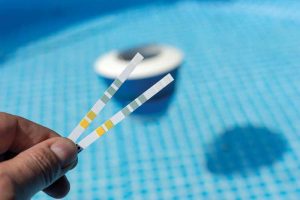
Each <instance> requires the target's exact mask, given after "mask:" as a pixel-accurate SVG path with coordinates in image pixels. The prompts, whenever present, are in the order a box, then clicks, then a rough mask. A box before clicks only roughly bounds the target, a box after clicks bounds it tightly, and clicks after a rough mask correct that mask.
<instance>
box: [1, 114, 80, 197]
mask: <svg viewBox="0 0 300 200" xmlns="http://www.w3.org/2000/svg"><path fill="white" fill-rule="evenodd" d="M76 164H77V149H76V146H75V144H74V143H73V142H72V141H71V140H69V139H66V138H62V137H60V136H59V135H58V134H57V133H55V132H54V131H52V130H50V129H48V128H45V127H43V126H41V125H38V124H36V123H34V122H31V121H29V120H27V119H24V118H21V117H18V116H14V115H10V114H7V113H1V112H0V199H3V200H19V199H20V200H26V199H30V198H31V197H32V196H33V195H34V194H36V193H37V192H39V191H41V190H43V191H44V192H45V193H47V194H48V195H50V196H52V197H54V198H62V197H64V196H65V195H66V194H67V193H68V192H69V190H70V184H69V181H68V179H67V178H66V176H65V175H64V174H65V173H66V172H67V171H69V170H71V169H73V168H74V167H75V166H76Z"/></svg>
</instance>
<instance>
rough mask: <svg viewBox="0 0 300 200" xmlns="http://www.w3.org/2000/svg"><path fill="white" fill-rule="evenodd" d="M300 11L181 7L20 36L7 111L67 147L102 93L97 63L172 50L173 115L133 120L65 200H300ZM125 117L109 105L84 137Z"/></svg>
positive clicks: (79, 171) (250, 5)
mask: <svg viewBox="0 0 300 200" xmlns="http://www.w3.org/2000/svg"><path fill="white" fill-rule="evenodd" d="M299 8H300V2H296V1H283V0H281V1H279V0H278V1H174V2H169V3H164V4H145V5H139V6H137V7H130V8H126V9H123V10H117V11H112V12H111V13H106V14H103V15H99V16H95V17H93V18H88V19H86V20H83V21H80V22H78V23H74V24H72V25H69V26H65V27H64V28H60V29H59V30H57V31H56V32H52V33H51V34H43V36H42V37H37V38H36V39H31V40H25V39H24V38H22V34H21V33H18V34H19V35H18V38H17V39H18V41H26V42H24V43H22V45H17V44H16V43H14V42H12V41H13V38H12V37H13V36H15V35H12V36H10V40H7V41H8V42H6V43H5V45H4V47H3V49H2V55H3V56H2V60H1V61H0V110H1V111H5V112H10V113H14V114H18V115H21V116H23V117H26V118H29V119H31V120H33V121H36V122H38V123H41V124H43V125H45V126H47V127H50V128H52V129H53V130H55V131H57V132H58V133H60V134H61V135H63V136H67V135H68V134H69V133H70V131H71V130H72V129H73V128H74V126H75V125H76V124H77V122H78V121H79V120H80V119H81V117H82V116H83V115H84V114H85V113H86V111H88V110H89V108H90V106H91V105H93V103H94V102H95V101H96V100H97V98H98V97H100V95H101V94H102V93H103V91H104V90H105V88H106V84H105V82H104V81H103V80H101V79H100V78H99V77H98V76H97V75H96V74H95V73H94V70H93V64H94V61H95V60H96V59H97V57H98V56H99V55H102V54H104V53H106V52H107V51H110V50H112V49H123V48H128V47H131V46H136V45H140V44H146V43H152V42H156V43H164V44H169V45H173V46H176V47H178V48H180V49H181V50H182V51H183V52H184V53H185V60H184V64H183V65H182V67H181V69H180V71H179V74H178V77H177V80H176V92H175V94H174V97H173V98H172V102H171V104H170V106H169V107H168V110H166V111H165V113H164V114H163V115H160V116H151V117H148V118H146V117H145V116H139V115H133V116H132V117H130V118H129V119H127V120H125V121H124V122H122V123H121V124H120V125H118V126H117V127H116V128H114V129H113V130H112V131H111V132H110V133H109V134H107V135H105V136H104V137H102V138H101V139H100V140H99V141H98V142H96V144H94V145H92V146H91V147H90V148H88V149H87V150H85V151H83V152H81V153H80V155H79V163H78V166H77V167H76V168H75V169H74V170H73V171H71V172H69V173H68V177H69V179H70V182H71V187H72V188H71V191H70V194H69V195H68V196H67V197H66V199H72V200H74V199H299V198H300V182H299V181H298V180H299V179H300V137H299V134H300V123H299V122H300V89H299V85H300V67H299V65H300V57H299V52H300V37H299V35H300V26H299V25H300V13H299V12H298V10H299ZM54 26H55V25H54ZM41 27H43V28H45V27H46V26H45V24H44V25H43V24H42V25H41V24H40V25H39V26H37V27H36V28H32V27H31V28H32V29H30V30H28V32H27V33H26V35H27V36H28V37H31V38H34V34H35V33H36V30H38V29H39V28H41ZM22 30H23V31H26V28H24V29H22ZM24 34H25V33H24ZM3 52H4V53H3ZM4 55H5V56H4ZM119 109H120V106H119V104H118V102H116V101H112V102H111V103H109V105H108V106H107V108H105V109H104V110H103V112H102V114H101V115H100V117H99V118H98V119H97V120H96V122H95V123H93V124H92V126H91V127H90V128H89V129H88V130H89V131H91V130H93V129H94V128H96V127H97V125H99V124H100V123H101V122H103V121H105V120H106V119H107V118H109V117H110V116H111V115H112V114H114V113H115V112H116V111H118V110H119ZM89 131H87V132H89ZM47 198H48V199H51V198H49V197H47V196H46V195H45V194H43V193H39V194H38V195H36V196H35V197H34V199H36V200H37V199H47Z"/></svg>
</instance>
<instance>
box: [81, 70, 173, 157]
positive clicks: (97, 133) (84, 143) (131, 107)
mask: <svg viewBox="0 0 300 200" xmlns="http://www.w3.org/2000/svg"><path fill="white" fill-rule="evenodd" d="M173 80H174V79H173V77H172V76H171V74H167V75H166V76H164V77H163V78H162V79H161V80H159V81H158V82H157V83H155V84H154V85H153V86H152V87H150V88H149V89H148V90H146V91H145V92H144V93H143V94H141V95H140V96H138V97H137V98H136V99H134V100H133V101H132V102H131V103H129V104H128V105H127V106H125V107H124V108H123V109H122V110H120V111H119V112H117V113H116V114H115V115H113V116H112V117H111V118H110V119H109V120H107V121H106V122H104V123H103V124H102V125H101V126H99V127H98V128H97V129H95V130H94V131H93V132H91V133H90V134H89V135H87V136H86V137H85V138H83V139H82V140H81V141H80V142H79V143H78V145H77V148H78V152H80V151H82V150H83V149H85V148H87V147H88V146H89V145H91V144H92V143H93V142H95V141H96V140H97V139H98V138H100V137H101V136H102V135H103V134H105V133H106V132H107V131H109V130H110V129H112V128H113V127H114V126H116V125H117V124H118V123H120V122H121V121H123V120H124V119H125V118H126V117H127V116H128V115H130V114H131V113H132V112H134V111H135V110H136V109H137V108H138V107H140V106H141V105H143V104H144V103H145V102H146V101H148V100H149V99H150V98H151V97H153V96H154V95H155V94H157V93H158V92H160V91H161V90H162V89H163V88H165V87H166V86H167V85H169V84H170V83H171V82H172V81H173Z"/></svg>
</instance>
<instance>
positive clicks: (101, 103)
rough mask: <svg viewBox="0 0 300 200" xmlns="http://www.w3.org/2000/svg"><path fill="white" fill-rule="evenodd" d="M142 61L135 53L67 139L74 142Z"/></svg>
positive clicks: (139, 55)
mask: <svg viewBox="0 0 300 200" xmlns="http://www.w3.org/2000/svg"><path fill="white" fill-rule="evenodd" d="M143 59H144V57H143V56H142V55H141V54H139V53H137V54H136V55H135V56H134V57H133V59H132V60H131V61H130V62H129V64H128V65H127V67H126V68H125V69H124V70H123V72H122V73H121V74H120V75H119V76H118V77H117V78H116V79H115V80H114V82H113V83H112V84H111V85H110V86H109V87H108V88H107V89H106V90H105V92H104V94H103V96H102V97H101V98H100V99H98V101H97V102H96V103H95V105H94V106H93V107H92V108H91V109H90V111H89V112H88V113H87V114H86V115H85V116H84V117H83V118H82V120H81V121H80V122H79V124H78V125H77V126H76V127H75V128H74V130H73V131H72V132H71V134H70V135H69V137H68V138H69V139H71V140H72V141H73V142H76V141H77V139H78V138H79V137H80V135H81V134H82V133H83V132H84V131H85V130H86V129H87V128H88V127H89V125H90V124H91V122H92V121H93V120H94V119H95V118H96V116H97V115H98V114H99V113H100V111H101V110H102V109H103V108H104V107H105V105H106V104H107V102H108V101H109V100H110V99H111V98H112V96H113V95H114V94H115V93H116V92H117V91H118V89H119V88H120V87H121V86H122V84H123V83H124V82H125V81H126V80H127V78H128V77H129V75H130V74H131V72H132V71H133V70H134V69H135V67H136V66H137V65H138V64H139V63H140V62H141V61H142V60H143Z"/></svg>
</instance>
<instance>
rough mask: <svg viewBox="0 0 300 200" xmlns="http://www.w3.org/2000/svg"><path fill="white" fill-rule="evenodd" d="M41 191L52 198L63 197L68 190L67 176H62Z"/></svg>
mask: <svg viewBox="0 0 300 200" xmlns="http://www.w3.org/2000/svg"><path fill="white" fill-rule="evenodd" d="M43 191H44V192H45V193H47V194H48V195H49V196H51V197H53V198H63V197H64V196H66V195H67V194H68V192H69V191H70V183H69V181H68V179H67V177H66V176H63V177H61V178H59V179H58V180H57V181H55V182H54V183H52V184H51V185H50V186H48V187H47V188H45V189H44V190H43Z"/></svg>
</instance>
